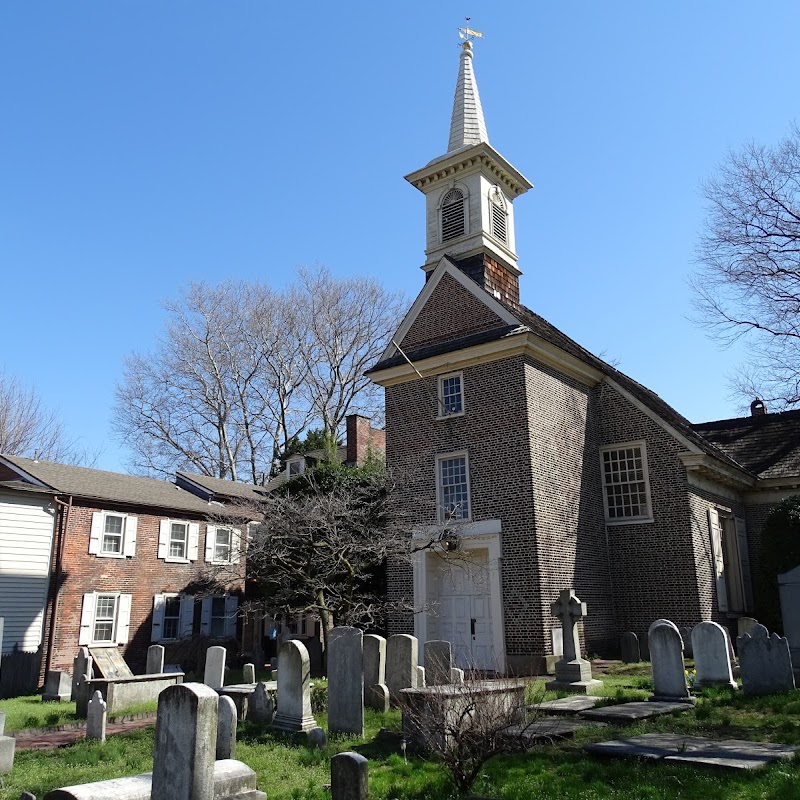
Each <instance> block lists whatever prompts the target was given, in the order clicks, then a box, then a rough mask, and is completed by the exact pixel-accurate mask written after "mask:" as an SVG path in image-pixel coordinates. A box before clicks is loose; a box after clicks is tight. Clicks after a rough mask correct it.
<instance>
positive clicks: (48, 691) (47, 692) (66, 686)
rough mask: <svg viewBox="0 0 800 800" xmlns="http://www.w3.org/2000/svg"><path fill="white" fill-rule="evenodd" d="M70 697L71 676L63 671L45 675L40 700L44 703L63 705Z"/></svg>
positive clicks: (53, 671) (54, 671)
mask: <svg viewBox="0 0 800 800" xmlns="http://www.w3.org/2000/svg"><path fill="white" fill-rule="evenodd" d="M71 696H72V676H71V675H70V674H69V672H67V671H65V670H51V671H50V672H48V673H47V680H46V681H45V684H44V694H42V700H43V701H44V702H45V703H65V702H67V700H69V698H70V697H71Z"/></svg>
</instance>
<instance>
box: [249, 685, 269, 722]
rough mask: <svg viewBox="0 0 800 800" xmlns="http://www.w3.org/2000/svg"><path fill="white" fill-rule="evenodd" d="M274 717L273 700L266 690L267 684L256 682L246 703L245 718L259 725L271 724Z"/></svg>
mask: <svg viewBox="0 0 800 800" xmlns="http://www.w3.org/2000/svg"><path fill="white" fill-rule="evenodd" d="M274 717H275V701H274V700H273V699H272V695H270V693H269V692H268V691H267V684H266V683H264V682H263V681H261V682H260V683H257V684H256V688H255V691H254V692H253V693H252V694H251V695H250V699H249V702H248V704H247V718H248V719H249V720H250V721H251V722H257V723H258V724H259V725H272V720H273V718H274Z"/></svg>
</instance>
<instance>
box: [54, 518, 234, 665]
mask: <svg viewBox="0 0 800 800" xmlns="http://www.w3.org/2000/svg"><path fill="white" fill-rule="evenodd" d="M102 510H105V511H114V510H116V511H119V512H121V513H129V514H130V515H131V516H136V517H137V518H138V529H137V537H136V538H137V542H136V555H135V556H133V557H132V558H124V559H120V558H104V557H99V556H95V555H90V554H89V533H90V531H91V525H92V513H93V512H95V511H102ZM165 518H171V519H175V520H181V521H183V520H188V521H192V522H200V537H199V548H198V560H197V561H194V562H191V563H189V564H173V563H167V562H165V561H163V560H160V559H159V558H158V534H159V523H160V521H161V520H162V519H165ZM205 542H206V525H205V523H204V522H202V521H200V520H198V519H192V518H190V517H187V516H186V515H185V514H182V513H176V514H173V515H169V516H168V515H167V514H165V513H164V512H159V511H158V510H155V509H144V510H142V512H141V513H139V512H136V511H132V510H131V509H130V508H121V507H120V508H116V509H115V508H114V507H113V505H107V506H103V507H102V508H100V507H90V506H85V505H83V506H82V505H76V506H73V508H72V510H71V512H70V519H69V527H68V529H67V534H66V538H65V542H64V556H63V561H62V570H63V580H62V584H61V590H60V601H59V608H58V616H57V618H56V625H55V629H56V632H55V642H54V649H53V660H52V664H51V669H68V670H71V669H72V660H73V658H74V657H75V654H76V652H77V649H78V635H79V631H80V621H81V608H82V604H83V595H84V593H87V592H95V591H97V592H103V591H107V592H121V593H127V594H131V595H132V606H131V620H130V638H129V640H128V643H127V645H121V646H120V649H121V651H122V653H123V655H124V657H125V660H126V661H127V662H128V664H129V666H130V667H131V669H133V671H134V672H143V671H144V666H145V663H146V659H147V648H148V647H149V646H150V644H151V641H150V637H151V631H152V615H153V596H154V595H156V594H162V593H165V592H175V593H178V592H183V591H184V590H186V589H187V588H189V589H190V590H191V591H192V592H194V591H196V589H195V588H193V584H194V582H195V581H196V580H197V579H198V578H199V577H200V575H201V573H202V572H203V571H204V569H205V568H206V565H205V561H204V552H205ZM228 588H229V590H230V591H231V592H235V591H239V590H241V589H242V588H243V581H242V580H239V581H235V582H233V583H232V584H229V586H228ZM45 641H47V640H46V639H45Z"/></svg>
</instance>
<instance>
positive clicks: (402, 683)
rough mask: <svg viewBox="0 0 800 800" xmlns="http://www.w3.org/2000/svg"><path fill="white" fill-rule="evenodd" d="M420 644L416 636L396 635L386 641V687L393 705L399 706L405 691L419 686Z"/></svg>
mask: <svg viewBox="0 0 800 800" xmlns="http://www.w3.org/2000/svg"><path fill="white" fill-rule="evenodd" d="M418 661H419V644H418V642H417V638H416V637H415V636H409V635H408V634H407V633H396V634H394V636H390V637H389V638H388V639H387V640H386V686H387V687H388V688H389V697H390V699H391V702H392V705H395V706H396V705H397V704H398V702H399V699H400V692H402V691H403V689H416V688H417V687H418V686H419V674H418V672H417V667H418Z"/></svg>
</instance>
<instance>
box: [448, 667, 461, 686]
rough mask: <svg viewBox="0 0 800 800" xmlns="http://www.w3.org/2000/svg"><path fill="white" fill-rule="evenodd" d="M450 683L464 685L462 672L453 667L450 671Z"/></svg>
mask: <svg viewBox="0 0 800 800" xmlns="http://www.w3.org/2000/svg"><path fill="white" fill-rule="evenodd" d="M450 683H455V684H457V685H460V684H462V683H464V670H463V669H459V668H458V667H453V668H452V669H451V670H450Z"/></svg>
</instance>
